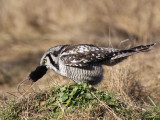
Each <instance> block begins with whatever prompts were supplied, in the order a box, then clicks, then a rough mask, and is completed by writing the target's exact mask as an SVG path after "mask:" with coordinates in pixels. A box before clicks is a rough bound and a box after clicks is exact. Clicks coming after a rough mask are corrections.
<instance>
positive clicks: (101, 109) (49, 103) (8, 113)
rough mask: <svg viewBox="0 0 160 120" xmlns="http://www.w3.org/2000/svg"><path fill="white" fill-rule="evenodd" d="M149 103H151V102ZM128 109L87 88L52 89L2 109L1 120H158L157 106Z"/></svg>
mask: <svg viewBox="0 0 160 120" xmlns="http://www.w3.org/2000/svg"><path fill="white" fill-rule="evenodd" d="M150 100H151V99H150ZM151 102H152V105H148V106H147V107H144V106H141V107H137V106H136V105H134V106H131V105H129V104H127V103H125V102H124V101H123V100H122V99H121V95H117V94H115V93H113V92H111V91H110V92H105V91H100V90H97V89H95V88H93V87H92V86H91V85H87V84H85V83H84V84H71V85H69V86H63V87H53V88H51V89H50V90H48V91H43V92H41V93H34V94H31V95H29V96H28V97H23V98H22V99H18V100H16V99H15V100H14V101H10V102H8V103H6V104H4V106H3V107H1V112H0V116H1V118H2V119H7V120H12V119H17V120H18V119H23V118H26V119H63V118H65V119H69V118H70V117H71V116H72V117H73V118H76V119H78V118H80V119H83V118H84V119H88V118H92V119H105V118H112V119H144V120H145V119H152V120H159V119H160V114H159V113H160V106H159V107H158V106H157V105H156V104H155V103H154V102H153V101H152V100H151Z"/></svg>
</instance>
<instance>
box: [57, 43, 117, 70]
mask: <svg viewBox="0 0 160 120" xmlns="http://www.w3.org/2000/svg"><path fill="white" fill-rule="evenodd" d="M115 50H116V49H113V48H103V47H96V46H93V45H73V46H69V47H68V48H66V49H65V50H64V51H63V52H62V53H61V55H60V59H61V60H62V61H63V62H64V64H65V65H68V66H79V67H81V66H87V65H88V63H91V62H98V61H101V60H103V59H105V58H106V55H107V54H109V53H111V52H113V51H115Z"/></svg>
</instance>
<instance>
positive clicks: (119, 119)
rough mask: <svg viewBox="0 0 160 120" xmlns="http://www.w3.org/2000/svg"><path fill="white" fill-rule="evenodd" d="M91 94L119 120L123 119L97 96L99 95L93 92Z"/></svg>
mask: <svg viewBox="0 0 160 120" xmlns="http://www.w3.org/2000/svg"><path fill="white" fill-rule="evenodd" d="M91 94H92V95H93V96H94V97H95V98H96V99H97V100H98V101H99V102H100V103H101V104H102V105H104V106H105V107H106V108H107V110H108V111H109V112H110V113H112V114H113V116H114V117H115V118H116V119H117V120H122V119H121V118H119V117H118V116H117V115H116V114H115V113H114V111H113V110H112V108H110V107H109V106H108V105H106V104H105V103H103V102H102V101H101V100H100V99H99V98H97V96H96V95H95V94H94V93H93V92H91Z"/></svg>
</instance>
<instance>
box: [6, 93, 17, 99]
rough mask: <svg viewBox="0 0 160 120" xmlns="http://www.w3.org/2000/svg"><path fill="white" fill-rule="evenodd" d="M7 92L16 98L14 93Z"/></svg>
mask: <svg viewBox="0 0 160 120" xmlns="http://www.w3.org/2000/svg"><path fill="white" fill-rule="evenodd" d="M7 93H8V94H10V95H12V96H14V97H16V98H18V97H17V96H16V95H14V94H12V93H10V92H7Z"/></svg>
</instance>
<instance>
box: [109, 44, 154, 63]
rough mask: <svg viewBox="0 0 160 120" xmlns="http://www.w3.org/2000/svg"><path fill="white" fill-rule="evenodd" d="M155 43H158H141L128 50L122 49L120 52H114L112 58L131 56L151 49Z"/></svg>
mask: <svg viewBox="0 0 160 120" xmlns="http://www.w3.org/2000/svg"><path fill="white" fill-rule="evenodd" d="M154 45H156V43H153V44H150V45H140V46H137V47H133V48H130V49H127V50H120V51H118V52H115V53H113V55H112V57H111V60H116V59H126V58H127V57H128V56H131V55H133V54H135V53H139V52H147V51H150V50H151V47H152V46H154Z"/></svg>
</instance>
